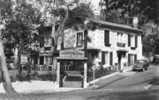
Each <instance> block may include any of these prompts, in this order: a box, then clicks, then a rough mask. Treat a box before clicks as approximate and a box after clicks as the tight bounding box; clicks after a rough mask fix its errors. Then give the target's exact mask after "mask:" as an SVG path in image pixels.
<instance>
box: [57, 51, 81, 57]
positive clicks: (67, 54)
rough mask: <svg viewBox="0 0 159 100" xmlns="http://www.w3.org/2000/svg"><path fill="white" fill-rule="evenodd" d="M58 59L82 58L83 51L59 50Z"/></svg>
mask: <svg viewBox="0 0 159 100" xmlns="http://www.w3.org/2000/svg"><path fill="white" fill-rule="evenodd" d="M60 57H64V58H65V57H67V58H68V57H70V58H80V57H81V58H84V51H80V50H74V49H72V50H61V51H60Z"/></svg>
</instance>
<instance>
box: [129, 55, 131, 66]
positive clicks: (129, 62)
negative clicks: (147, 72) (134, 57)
mask: <svg viewBox="0 0 159 100" xmlns="http://www.w3.org/2000/svg"><path fill="white" fill-rule="evenodd" d="M130 56H131V55H130V54H128V65H130V64H131V63H130V62H131V61H130Z"/></svg>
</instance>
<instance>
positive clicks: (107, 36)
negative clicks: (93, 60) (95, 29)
mask: <svg viewBox="0 0 159 100" xmlns="http://www.w3.org/2000/svg"><path fill="white" fill-rule="evenodd" d="M104 44H105V46H110V32H109V30H104Z"/></svg>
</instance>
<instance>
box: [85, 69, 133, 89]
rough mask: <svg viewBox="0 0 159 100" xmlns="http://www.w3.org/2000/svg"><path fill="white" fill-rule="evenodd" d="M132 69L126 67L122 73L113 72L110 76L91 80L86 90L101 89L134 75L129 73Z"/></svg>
mask: <svg viewBox="0 0 159 100" xmlns="http://www.w3.org/2000/svg"><path fill="white" fill-rule="evenodd" d="M131 70H132V67H126V68H125V69H124V71H123V72H115V73H112V74H110V75H106V76H103V77H101V78H98V79H96V80H93V81H91V82H89V83H88V88H102V87H105V86H107V85H109V84H112V83H114V82H115V81H118V80H122V79H124V78H126V77H128V76H131V75H134V74H135V73H134V72H131Z"/></svg>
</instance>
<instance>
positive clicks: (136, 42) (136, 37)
mask: <svg viewBox="0 0 159 100" xmlns="http://www.w3.org/2000/svg"><path fill="white" fill-rule="evenodd" d="M137 45H138V36H135V48H137Z"/></svg>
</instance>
